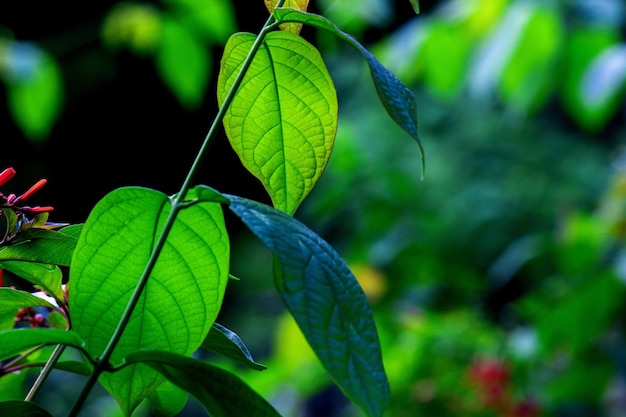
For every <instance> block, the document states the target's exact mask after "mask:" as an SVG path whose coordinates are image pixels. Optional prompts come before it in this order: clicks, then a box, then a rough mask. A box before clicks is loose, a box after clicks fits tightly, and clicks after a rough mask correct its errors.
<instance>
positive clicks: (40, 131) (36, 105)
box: [5, 42, 63, 142]
mask: <svg viewBox="0 0 626 417" xmlns="http://www.w3.org/2000/svg"><path fill="white" fill-rule="evenodd" d="M7 55H8V56H7V57H5V59H8V61H9V63H10V64H9V65H11V63H12V65H13V68H12V71H11V73H10V74H9V77H7V94H8V107H9V110H10V112H11V115H12V116H13V118H14V120H15V122H16V124H17V125H18V126H19V127H20V129H21V130H22V132H23V133H24V135H25V136H26V137H27V138H28V139H30V140H31V141H33V142H42V141H44V140H45V139H46V138H47V137H48V134H49V133H50V130H51V129H52V126H53V125H54V123H55V122H56V120H57V117H58V115H59V113H60V111H61V106H62V104H63V81H62V76H61V70H60V69H59V66H58V64H57V62H56V61H55V60H54V58H52V57H51V56H50V55H49V54H47V53H46V52H45V51H43V50H42V49H40V48H38V47H37V46H35V45H33V44H29V43H22V42H13V43H12V44H11V46H10V50H9V53H8V54H7Z"/></svg>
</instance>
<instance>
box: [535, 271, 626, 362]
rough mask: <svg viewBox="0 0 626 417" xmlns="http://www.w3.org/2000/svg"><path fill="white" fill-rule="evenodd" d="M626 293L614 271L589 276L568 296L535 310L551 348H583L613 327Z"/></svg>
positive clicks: (575, 350) (544, 337) (546, 342)
mask: <svg viewBox="0 0 626 417" xmlns="http://www.w3.org/2000/svg"><path fill="white" fill-rule="evenodd" d="M625 295H626V293H625V289H624V285H623V284H622V283H620V282H619V281H618V280H617V279H616V278H615V276H614V275H613V274H612V273H608V272H604V273H597V274H596V275H594V276H590V277H588V281H587V282H585V283H584V284H583V285H580V286H578V287H577V288H574V289H573V290H572V291H570V292H569V293H568V294H567V296H565V297H564V299H562V300H560V301H557V300H553V301H552V302H550V303H549V305H544V306H542V307H541V309H540V310H537V311H535V313H534V316H535V317H536V323H537V328H538V330H539V336H540V339H541V342H542V343H543V344H544V347H545V348H546V349H547V350H548V351H551V352H552V351H556V350H559V349H567V350H569V351H571V352H573V353H580V352H582V351H583V350H585V349H587V348H588V347H589V346H591V345H593V344H595V343H596V342H597V341H598V338H599V337H600V335H601V334H602V333H603V332H604V331H609V330H610V329H611V327H612V323H613V321H614V317H615V315H616V314H618V312H619V308H620V306H621V305H623V303H624V297H625ZM581 323H584V325H581Z"/></svg>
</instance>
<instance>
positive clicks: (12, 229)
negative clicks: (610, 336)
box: [0, 168, 53, 245]
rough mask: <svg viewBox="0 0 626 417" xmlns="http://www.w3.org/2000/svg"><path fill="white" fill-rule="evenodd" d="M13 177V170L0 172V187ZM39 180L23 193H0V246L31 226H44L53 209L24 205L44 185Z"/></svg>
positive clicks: (42, 181) (43, 182) (44, 182)
mask: <svg viewBox="0 0 626 417" xmlns="http://www.w3.org/2000/svg"><path fill="white" fill-rule="evenodd" d="M14 176H15V170H14V169H13V168H7V169H5V170H4V171H2V172H0V187H2V186H3V185H5V184H6V183H8V182H9V181H10V180H11V179H12V178H13V177H14ZM46 182H47V181H46V180H45V179H41V180H39V181H37V182H36V183H35V184H33V186H31V187H30V188H29V189H28V190H27V191H26V192H25V193H23V194H21V195H19V196H17V195H15V194H9V195H5V194H3V193H1V192H0V245H1V244H3V243H8V242H11V241H13V240H15V239H16V238H17V237H18V236H19V234H20V232H22V231H26V230H28V229H29V228H30V227H32V226H33V225H39V224H44V223H45V221H46V219H47V218H48V213H50V212H51V211H52V210H53V208H52V207H50V206H43V207H40V206H34V207H31V206H27V205H25V204H24V203H25V202H26V201H27V200H28V199H29V198H30V197H31V196H32V195H33V194H35V193H36V192H37V191H39V190H40V189H41V188H43V186H44V185H46Z"/></svg>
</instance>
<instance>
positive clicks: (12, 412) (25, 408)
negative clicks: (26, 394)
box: [0, 400, 53, 417]
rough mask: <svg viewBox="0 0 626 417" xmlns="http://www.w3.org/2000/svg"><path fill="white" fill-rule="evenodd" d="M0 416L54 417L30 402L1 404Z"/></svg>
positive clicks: (14, 401) (15, 401)
mask: <svg viewBox="0 0 626 417" xmlns="http://www.w3.org/2000/svg"><path fill="white" fill-rule="evenodd" d="M0 415H1V416H7V417H8V416H11V417H53V416H52V414H50V413H49V412H47V411H46V410H44V409H43V408H41V407H40V406H38V405H37V404H35V403H32V402H29V401H17V400H13V401H5V402H0Z"/></svg>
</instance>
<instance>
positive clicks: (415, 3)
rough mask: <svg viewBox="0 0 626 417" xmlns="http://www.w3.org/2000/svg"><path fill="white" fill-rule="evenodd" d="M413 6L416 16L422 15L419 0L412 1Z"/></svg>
mask: <svg viewBox="0 0 626 417" xmlns="http://www.w3.org/2000/svg"><path fill="white" fill-rule="evenodd" d="M410 2H411V6H413V10H414V11H415V14H420V2H419V0H410Z"/></svg>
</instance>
